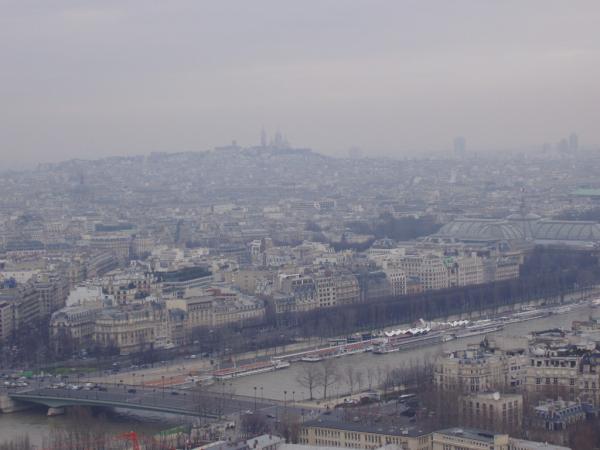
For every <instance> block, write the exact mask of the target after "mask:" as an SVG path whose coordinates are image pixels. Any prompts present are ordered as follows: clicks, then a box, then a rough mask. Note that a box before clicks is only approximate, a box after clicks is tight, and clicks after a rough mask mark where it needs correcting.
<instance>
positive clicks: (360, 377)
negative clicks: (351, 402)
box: [354, 370, 365, 392]
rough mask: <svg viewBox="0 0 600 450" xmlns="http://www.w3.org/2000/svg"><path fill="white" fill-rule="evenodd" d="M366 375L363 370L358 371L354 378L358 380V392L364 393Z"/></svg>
mask: <svg viewBox="0 0 600 450" xmlns="http://www.w3.org/2000/svg"><path fill="white" fill-rule="evenodd" d="M364 376H365V374H364V372H363V371H362V370H357V371H356V373H355V374H354V378H355V380H356V385H357V386H358V392H361V391H362V385H363V383H364V382H365V378H364Z"/></svg>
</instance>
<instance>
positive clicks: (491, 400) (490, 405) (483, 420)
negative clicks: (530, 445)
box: [459, 392, 523, 433]
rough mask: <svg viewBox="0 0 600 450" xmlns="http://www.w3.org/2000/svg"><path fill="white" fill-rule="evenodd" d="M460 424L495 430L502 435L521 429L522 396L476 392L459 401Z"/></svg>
mask: <svg viewBox="0 0 600 450" xmlns="http://www.w3.org/2000/svg"><path fill="white" fill-rule="evenodd" d="M459 417H460V423H461V424H464V425H465V426H468V427H475V428H482V429H486V430H495V431H497V432H502V433H510V432H514V431H515V430H518V429H520V428H521V425H522V421H523V396H522V395H520V394H501V393H499V392H478V393H473V394H468V395H465V396H462V397H461V398H460V400H459Z"/></svg>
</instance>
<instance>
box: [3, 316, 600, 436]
mask: <svg viewBox="0 0 600 450" xmlns="http://www.w3.org/2000/svg"><path fill="white" fill-rule="evenodd" d="M590 315H594V316H596V315H600V310H597V309H594V308H588V307H586V308H580V309H576V310H574V311H571V312H569V313H566V314H561V315H552V316H548V317H544V318H541V319H536V320H530V321H528V322H521V323H513V324H509V325H507V326H506V327H505V328H504V329H503V330H501V331H497V332H495V333H491V334H490V335H489V336H490V337H493V339H494V340H495V341H496V342H497V343H498V344H499V346H501V347H505V348H506V347H513V348H514V347H524V346H525V345H526V336H527V334H529V333H530V332H531V331H532V330H543V329H548V328H555V327H564V328H570V326H571V322H572V321H573V320H578V319H579V320H582V319H583V320H585V319H587V318H588V317H589V316H590ZM482 338H483V336H471V337H468V338H463V339H458V340H453V341H449V342H445V343H441V344H435V345H431V346H427V347H420V348H415V349H411V350H406V351H402V352H396V353H390V354H387V355H373V354H370V353H361V354H356V355H352V356H347V357H344V358H341V359H339V360H337V361H338V364H339V365H340V367H341V371H342V372H343V370H344V367H345V366H346V365H350V364H351V365H352V366H353V367H354V369H355V370H356V371H361V372H363V380H364V381H363V383H362V386H363V388H366V387H368V379H369V378H370V379H371V381H372V383H373V385H375V384H376V383H377V381H378V378H381V376H382V374H384V373H385V371H387V370H388V369H391V368H395V367H399V366H404V365H410V364H418V363H420V362H423V361H424V360H431V359H433V358H436V357H437V356H438V355H441V354H442V353H443V352H446V351H452V350H456V349H460V348H464V347H465V346H466V345H467V344H469V343H477V342H480V341H481V339H482ZM304 364H310V363H304ZM300 370H301V365H300V364H299V363H295V364H292V366H291V367H290V368H289V369H285V370H280V371H276V372H268V373H263V374H259V375H254V376H248V377H243V378H238V379H237V380H234V381H232V382H231V383H227V384H228V385H229V384H231V386H228V392H229V389H231V388H233V390H234V392H235V393H236V394H244V395H250V396H253V395H254V394H255V393H256V395H257V397H261V396H263V397H264V398H273V399H279V400H283V399H284V391H287V395H286V398H287V400H292V397H293V398H294V399H295V400H301V399H305V398H308V392H307V391H306V389H305V388H303V387H302V386H300V385H299V384H298V382H297V381H296V379H297V377H298V374H299V372H300ZM255 387H256V390H255V389H254V388H255ZM347 391H348V386H347V385H346V384H345V382H343V381H341V382H340V383H339V384H338V386H334V387H333V388H332V390H331V392H332V393H333V394H336V393H343V392H347ZM317 394H318V393H317ZM45 414H46V410H45V409H36V410H28V411H24V412H20V413H15V414H4V415H3V414H0V443H2V442H4V441H7V440H11V439H15V438H17V437H19V436H23V435H25V434H27V435H29V437H30V439H31V441H32V443H33V444H34V445H36V446H39V447H40V448H41V447H42V446H43V443H44V441H45V439H46V438H47V436H49V435H50V434H51V433H52V430H53V429H55V428H70V427H72V426H75V425H79V424H81V423H82V422H83V423H86V421H87V423H89V424H90V426H95V427H98V426H100V427H102V429H103V430H105V431H106V432H108V433H115V434H117V433H119V432H123V431H131V430H135V431H137V432H140V433H145V434H154V433H158V432H159V431H161V430H164V429H166V428H169V427H172V426H174V425H176V424H177V423H180V422H181V421H182V420H187V421H189V420H190V419H182V418H178V417H173V416H170V417H169V416H158V415H147V416H146V415H144V416H139V415H133V414H128V413H126V412H110V413H108V414H102V415H101V416H96V417H83V418H82V417H81V415H80V414H73V413H71V414H66V415H64V416H58V417H50V418H49V417H46V415H45Z"/></svg>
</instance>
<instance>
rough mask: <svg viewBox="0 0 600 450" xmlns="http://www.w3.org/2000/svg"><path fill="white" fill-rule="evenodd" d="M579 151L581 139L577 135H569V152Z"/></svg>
mask: <svg viewBox="0 0 600 450" xmlns="http://www.w3.org/2000/svg"><path fill="white" fill-rule="evenodd" d="M577 150H579V138H578V137H577V135H576V134H575V133H571V134H570V135H569V151H570V152H576V151H577Z"/></svg>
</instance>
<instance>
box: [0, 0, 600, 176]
mask: <svg viewBox="0 0 600 450" xmlns="http://www.w3.org/2000/svg"><path fill="white" fill-rule="evenodd" d="M0 11H1V13H0V155H1V156H2V163H1V164H2V166H5V165H10V164H13V163H15V164H16V163H23V162H35V161H53V160H60V159H65V158H73V157H80V158H91V157H99V156H106V155H114V154H130V153H148V152H151V151H157V150H159V151H180V150H204V149H208V148H212V147H213V146H215V145H221V144H224V143H227V142H229V141H231V140H232V139H237V141H238V142H239V143H240V144H241V145H250V144H253V143H257V142H258V140H259V134H260V129H261V127H262V126H263V125H264V126H265V128H266V129H267V131H269V132H274V131H275V130H276V129H277V128H280V129H281V130H282V131H283V132H284V133H285V134H286V135H287V136H288V137H289V139H290V140H291V141H292V143H293V144H296V145H298V146H307V147H312V148H314V149H315V150H318V151H321V152H324V153H328V154H345V152H346V150H347V149H348V148H349V147H351V146H359V147H361V148H362V149H363V152H364V153H365V154H382V153H384V152H387V154H389V155H402V154H415V153H418V152H425V151H431V150H443V149H446V148H450V146H451V140H452V138H453V137H454V136H456V135H465V136H466V137H467V140H468V146H469V147H470V148H471V149H473V148H481V149H489V148H502V147H525V146H533V145H538V144H541V143H543V142H545V141H548V142H555V141H557V140H558V139H559V138H561V137H562V136H564V135H566V134H568V133H569V132H570V131H575V132H577V133H578V134H579V135H580V141H581V142H582V143H583V144H589V145H596V144H599V143H600V81H599V80H600V38H599V36H600V34H599V33H600V31H598V23H600V2H599V1H598V0H590V1H575V0H569V1H565V0H560V1H552V0H539V1H533V0H514V1H509V0H497V1H491V0H489V1H487V0H473V1H467V0H465V1H461V0H439V1H426V0H415V1H403V0H388V1H378V0H335V1H333V0H296V1H292V0H239V1H228V0H212V1H202V0H190V1H183V0H182V1H177V0H168V1H167V0H157V1H153V0H132V1H127V0H118V1H112V0H97V1H91V0H87V1H86V0H73V1H68V0H56V1H53V0H38V1H30V0H14V1H6V0H0Z"/></svg>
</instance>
